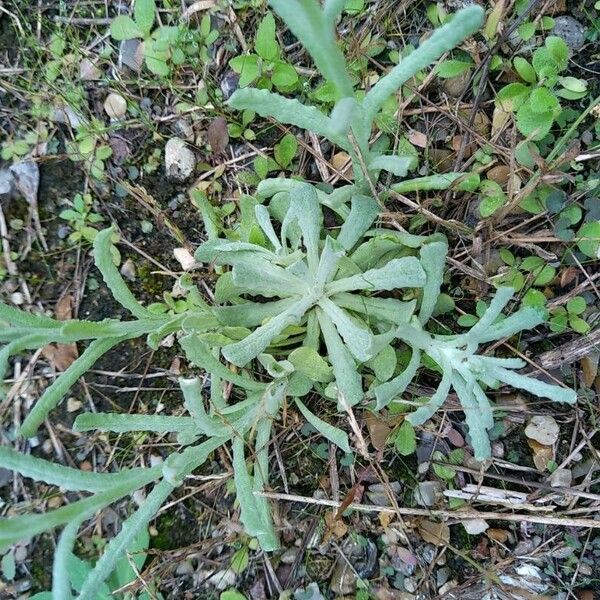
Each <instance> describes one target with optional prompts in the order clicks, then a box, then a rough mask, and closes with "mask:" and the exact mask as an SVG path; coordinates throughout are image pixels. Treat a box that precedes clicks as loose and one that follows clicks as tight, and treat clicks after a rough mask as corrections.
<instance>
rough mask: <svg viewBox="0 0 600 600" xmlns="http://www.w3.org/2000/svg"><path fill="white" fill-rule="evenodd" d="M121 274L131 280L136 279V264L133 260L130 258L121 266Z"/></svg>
mask: <svg viewBox="0 0 600 600" xmlns="http://www.w3.org/2000/svg"><path fill="white" fill-rule="evenodd" d="M121 275H123V277H125V279H128V280H129V281H135V265H134V264H133V261H132V260H131V259H130V258H128V259H127V260H126V261H125V262H124V263H123V266H122V267H121Z"/></svg>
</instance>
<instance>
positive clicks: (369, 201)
mask: <svg viewBox="0 0 600 600" xmlns="http://www.w3.org/2000/svg"><path fill="white" fill-rule="evenodd" d="M379 210H380V209H379V204H378V203H377V201H376V200H375V199H374V198H372V197H371V196H363V195H361V194H356V195H354V196H352V202H351V205H350V215H348V218H347V219H346V220H345V221H344V224H343V225H342V228H341V230H340V233H339V235H338V236H337V242H338V243H339V244H341V246H342V247H343V248H344V249H345V250H347V251H350V250H352V248H353V247H354V246H355V245H356V244H357V243H358V242H359V241H360V239H361V238H362V236H363V235H364V234H365V232H366V231H368V229H369V227H371V225H372V224H373V222H374V221H375V219H376V218H377V215H378V214H379Z"/></svg>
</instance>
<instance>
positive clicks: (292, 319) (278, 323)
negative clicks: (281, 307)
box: [221, 298, 314, 367]
mask: <svg viewBox="0 0 600 600" xmlns="http://www.w3.org/2000/svg"><path fill="white" fill-rule="evenodd" d="M313 303H314V300H313V299H312V298H302V299H300V300H298V302H296V303H295V304H293V305H292V306H291V307H290V308H288V309H287V310H285V311H284V312H282V313H281V314H279V315H277V316H276V317H273V318H272V319H270V320H269V321H267V322H266V323H265V324H264V325H262V326H261V327H259V328H258V329H255V330H254V331H253V332H252V333H251V334H250V335H249V336H247V337H245V338H244V339H243V340H241V341H239V342H236V343H235V344H229V345H228V346H225V347H224V348H223V349H222V350H221V352H222V354H223V356H224V357H225V358H226V359H227V360H228V361H229V362H231V363H233V364H234V365H237V366H238V367H243V366H244V365H246V364H248V363H249V362H250V361H251V360H252V359H253V358H256V357H257V356H258V355H259V354H260V353H261V352H263V351H264V350H265V348H266V347H267V346H268V345H269V344H270V343H271V342H272V341H273V339H274V338H275V337H276V336H278V335H279V334H280V333H281V332H282V331H283V330H284V329H285V328H286V327H287V326H288V325H295V324H297V323H298V322H299V321H300V319H301V318H302V315H304V313H305V312H306V311H307V310H308V309H309V308H310V307H311V306H312V304H313Z"/></svg>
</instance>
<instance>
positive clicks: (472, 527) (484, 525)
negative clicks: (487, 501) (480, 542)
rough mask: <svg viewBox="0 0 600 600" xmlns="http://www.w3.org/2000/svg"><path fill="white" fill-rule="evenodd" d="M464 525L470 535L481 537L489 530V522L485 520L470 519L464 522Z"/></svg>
mask: <svg viewBox="0 0 600 600" xmlns="http://www.w3.org/2000/svg"><path fill="white" fill-rule="evenodd" d="M462 524H463V527H464V528H465V531H466V532H467V533H468V534H469V535H479V534H480V533H483V532H484V531H487V529H488V528H489V525H488V522H487V521H485V520H484V519H469V520H466V521H462Z"/></svg>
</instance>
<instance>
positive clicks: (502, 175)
mask: <svg viewBox="0 0 600 600" xmlns="http://www.w3.org/2000/svg"><path fill="white" fill-rule="evenodd" d="M486 175H487V178H488V179H491V180H492V181H495V182H496V183H497V184H498V185H501V186H505V185H506V184H507V183H508V179H509V177H510V167H509V166H507V165H496V166H495V167H492V168H491V169H490V170H489V171H488V172H487V174H486Z"/></svg>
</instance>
